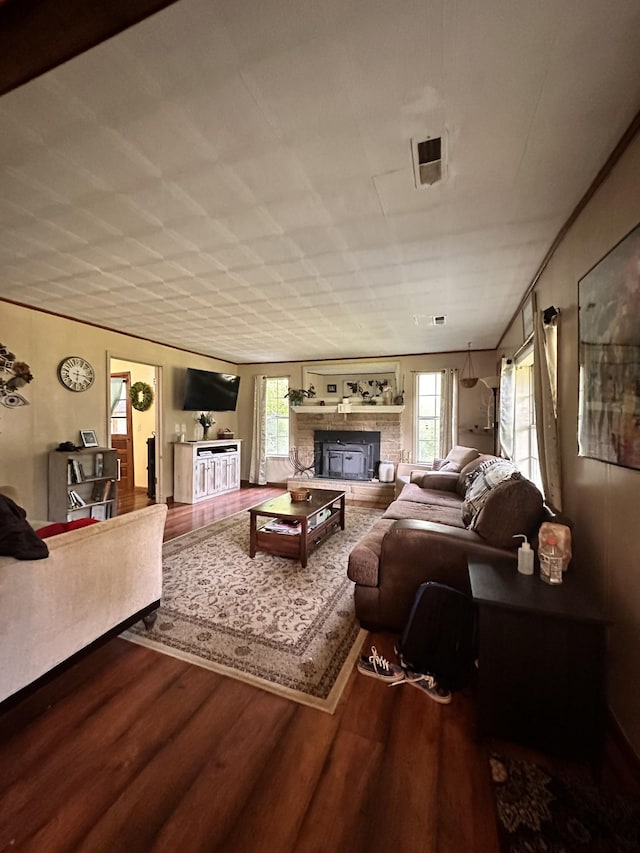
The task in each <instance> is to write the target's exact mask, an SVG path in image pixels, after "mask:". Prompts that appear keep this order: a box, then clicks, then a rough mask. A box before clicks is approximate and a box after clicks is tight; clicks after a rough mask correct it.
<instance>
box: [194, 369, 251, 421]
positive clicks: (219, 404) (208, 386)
mask: <svg viewBox="0 0 640 853" xmlns="http://www.w3.org/2000/svg"><path fill="white" fill-rule="evenodd" d="M239 387H240V377H239V376H234V375H233V374H231V373H214V372H213V371H211V370H196V369H195V368H193V367H188V368H187V378H186V381H185V386H184V403H183V405H182V408H183V409H184V410H185V411H189V412H235V410H236V404H237V402H238V389H239Z"/></svg>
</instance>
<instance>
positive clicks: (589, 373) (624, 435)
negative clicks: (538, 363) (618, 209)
mask: <svg viewBox="0 0 640 853" xmlns="http://www.w3.org/2000/svg"><path fill="white" fill-rule="evenodd" d="M639 312H640V225H637V226H636V227H635V228H634V229H633V231H631V232H630V233H629V234H627V236H626V237H624V238H623V239H622V240H621V241H620V242H619V243H618V244H617V245H616V246H614V247H613V248H612V249H611V250H610V251H609V252H608V253H607V254H606V255H605V256H604V258H602V260H600V261H598V263H597V264H596V265H595V266H594V267H593V268H592V269H591V270H589V272H588V273H587V274H586V275H585V276H583V277H582V278H581V279H580V281H579V282H578V357H579V360H580V361H579V368H580V373H579V376H580V381H579V389H578V453H579V455H580V456H588V457H590V458H591V459H599V460H601V461H602V462H609V463H611V464H613V465H620V466H622V467H624V468H639V469H640V323H639V322H638V316H639Z"/></svg>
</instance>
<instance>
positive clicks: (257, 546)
mask: <svg viewBox="0 0 640 853" xmlns="http://www.w3.org/2000/svg"><path fill="white" fill-rule="evenodd" d="M344 506H345V493H344V492H334V491H330V490H329V489H309V498H308V500H306V501H292V500H291V495H290V494H289V492H286V493H285V494H284V495H280V496H279V497H277V498H271V500H268V501H264V502H263V503H261V504H257V505H256V506H252V507H251V508H250V509H249V516H250V536H249V556H250V557H255V555H256V551H266V552H267V553H268V554H278V555H279V556H281V557H294V558H296V559H298V560H300V562H301V563H302V568H303V569H304V568H305V567H306V565H307V559H308V556H309V553H310V551H311V550H312V549H313V548H314V547H315V546H316V545H318V544H319V543H320V542H321V541H322V540H323V539H324V538H325V536H327V535H329V534H330V533H333V531H334V530H337V529H338V527H340V528H341V529H342V530H344ZM323 509H329V510H330V514H329V516H328V518H326V519H325V520H324V521H321V522H320V523H319V524H317V525H315V526H314V527H313V528H312V527H311V525H310V522H312V519H313V517H314V516H315V515H316V514H317V513H319V512H320V511H321V510H323ZM262 517H266V518H284V519H293V520H294V521H299V522H300V533H297V534H290V533H274V532H273V531H269V530H265V529H264V525H263V526H262V527H259V526H258V518H262Z"/></svg>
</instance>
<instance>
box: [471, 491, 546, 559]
mask: <svg viewBox="0 0 640 853" xmlns="http://www.w3.org/2000/svg"><path fill="white" fill-rule="evenodd" d="M542 508H543V498H542V495H541V493H540V491H539V489H538V488H537V487H536V485H535V484H534V483H532V482H531V480H527V479H525V478H524V477H522V478H520V479H509V480H505V481H504V482H502V483H500V484H499V485H498V486H496V488H495V489H492V490H491V491H490V492H489V495H488V497H487V499H486V501H485V504H484V506H483V507H482V509H481V510H480V512H479V513H478V515H477V516H476V518H475V521H474V524H473V529H474V530H475V532H476V533H477V534H478V535H479V536H481V537H482V538H483V539H484V540H485V541H486V542H489V544H491V545H495V546H496V547H498V548H517V547H518V546H519V545H520V544H521V542H522V540H521V539H514V538H513V537H514V536H515V535H516V534H518V533H524V535H525V536H527V537H528V538H529V539H530V540H531V538H532V537H533V536H534V534H535V531H536V530H537V527H538V524H539V523H540V519H541V517H542Z"/></svg>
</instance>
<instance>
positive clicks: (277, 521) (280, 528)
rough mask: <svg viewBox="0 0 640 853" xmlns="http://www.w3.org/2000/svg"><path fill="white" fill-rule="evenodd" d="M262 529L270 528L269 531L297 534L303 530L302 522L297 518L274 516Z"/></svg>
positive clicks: (290, 534)
mask: <svg viewBox="0 0 640 853" xmlns="http://www.w3.org/2000/svg"><path fill="white" fill-rule="evenodd" d="M262 529H263V530H268V531H269V533H284V534H286V535H289V536H295V535H296V534H298V533H300V531H301V530H302V523H301V522H300V520H299V519H296V518H272V519H271V521H268V522H267V523H266V524H265V526H264V527H263V528H262Z"/></svg>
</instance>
